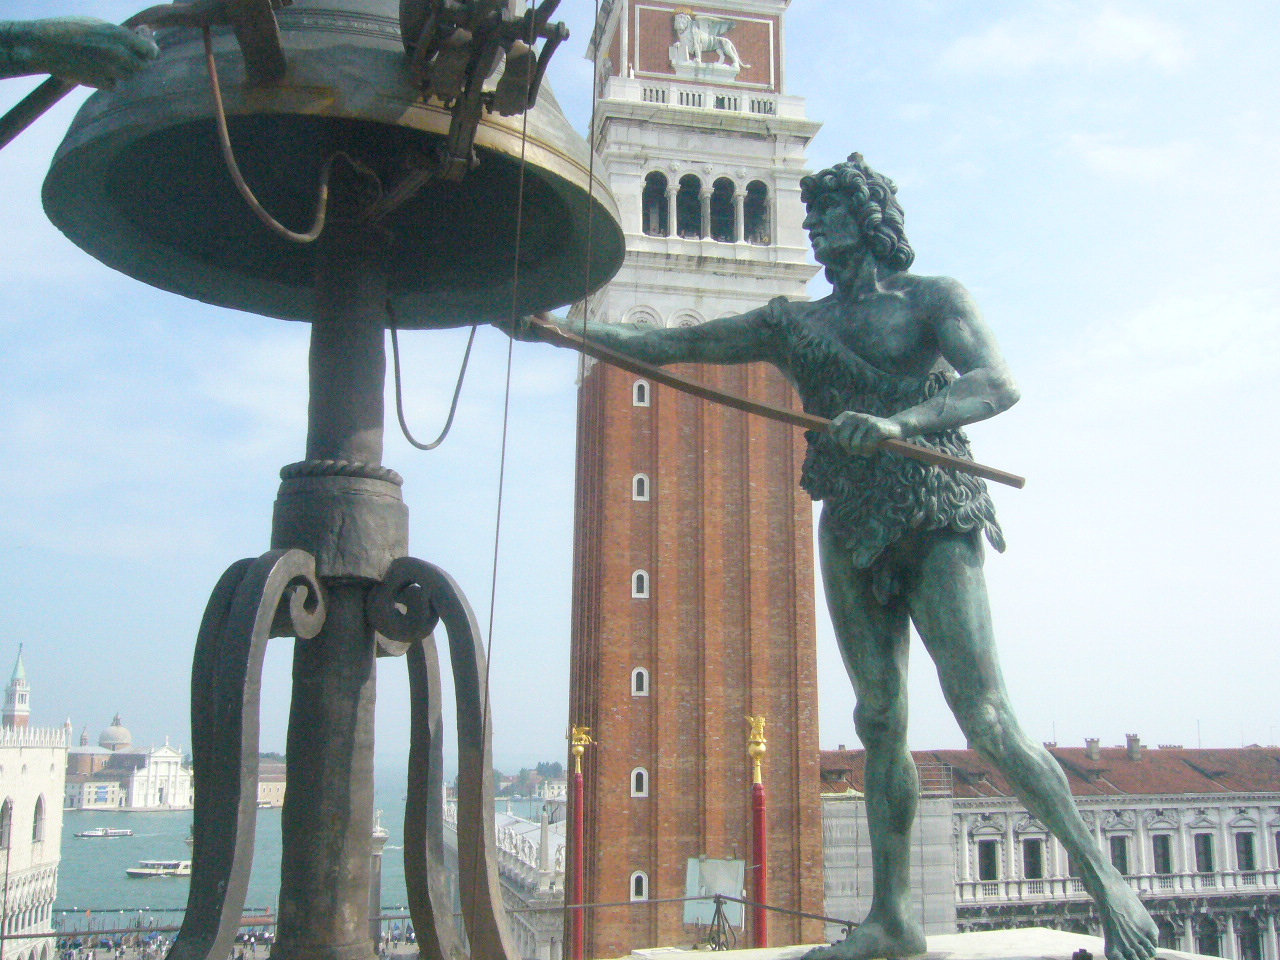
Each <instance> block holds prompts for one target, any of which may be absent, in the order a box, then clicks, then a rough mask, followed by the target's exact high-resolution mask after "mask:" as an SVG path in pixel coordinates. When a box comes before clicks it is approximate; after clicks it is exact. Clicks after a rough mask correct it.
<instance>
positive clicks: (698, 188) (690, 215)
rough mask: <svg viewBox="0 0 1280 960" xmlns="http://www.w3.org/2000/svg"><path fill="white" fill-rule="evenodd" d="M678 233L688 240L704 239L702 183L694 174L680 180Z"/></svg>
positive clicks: (677, 204) (677, 207)
mask: <svg viewBox="0 0 1280 960" xmlns="http://www.w3.org/2000/svg"><path fill="white" fill-rule="evenodd" d="M676 233H678V234H679V235H680V236H682V237H684V238H686V239H688V240H698V239H700V238H701V237H702V181H701V180H699V179H698V178H697V177H695V176H694V175H693V174H692V173H686V174H685V175H684V176H683V177H681V178H680V189H679V190H678V191H676Z"/></svg>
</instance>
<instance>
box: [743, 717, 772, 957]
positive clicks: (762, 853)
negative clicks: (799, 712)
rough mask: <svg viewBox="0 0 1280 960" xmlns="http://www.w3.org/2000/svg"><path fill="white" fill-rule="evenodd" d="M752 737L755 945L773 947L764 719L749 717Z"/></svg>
mask: <svg viewBox="0 0 1280 960" xmlns="http://www.w3.org/2000/svg"><path fill="white" fill-rule="evenodd" d="M747 721H748V722H749V723H750V724H751V736H750V737H748V738H747V754H748V756H750V757H751V781H752V782H751V873H752V876H753V877H754V878H755V883H754V886H753V896H752V899H753V900H755V902H756V904H757V906H755V907H754V908H752V909H753V914H754V923H752V928H753V930H754V932H755V942H754V944H753V946H755V947H757V948H763V947H767V946H769V911H768V910H767V909H766V905H767V904H768V903H769V833H768V827H767V817H766V813H767V809H766V806H765V798H764V776H763V773H762V770H761V766H762V761H763V760H764V752H765V739H764V717H748V718H747Z"/></svg>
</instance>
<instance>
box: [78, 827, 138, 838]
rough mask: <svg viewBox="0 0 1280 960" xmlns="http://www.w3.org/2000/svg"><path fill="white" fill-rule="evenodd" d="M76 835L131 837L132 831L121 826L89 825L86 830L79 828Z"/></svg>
mask: <svg viewBox="0 0 1280 960" xmlns="http://www.w3.org/2000/svg"><path fill="white" fill-rule="evenodd" d="M76 836H77V837H132V836H133V831H132V830H126V829H124V828H123V827H91V828H90V829H88V830H81V831H80V832H79V833H77V834H76Z"/></svg>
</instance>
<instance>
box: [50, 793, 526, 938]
mask: <svg viewBox="0 0 1280 960" xmlns="http://www.w3.org/2000/svg"><path fill="white" fill-rule="evenodd" d="M403 784H404V774H403V773H402V772H399V771H397V772H396V773H395V774H394V775H388V776H381V775H380V776H379V777H378V787H377V793H376V794H375V804H376V806H377V808H378V809H380V810H381V811H382V826H383V827H384V828H386V830H387V832H388V834H390V836H389V837H388V838H387V844H386V847H385V848H384V850H383V856H382V906H383V911H384V912H387V913H391V912H401V911H403V910H404V909H406V907H405V904H406V897H405V886H404V860H403V856H404V854H403V850H404V785H403ZM540 806H541V804H540V803H538V802H537V801H514V802H512V804H511V812H512V813H514V814H516V815H517V816H525V817H531V818H532V819H537V815H538V814H537V811H538V809H539V808H540ZM506 808H507V803H506V801H504V800H499V801H498V809H499V810H505V809H506ZM91 827H125V828H127V829H129V830H132V831H133V836H132V837H94V838H83V837H77V836H76V834H77V833H79V832H80V831H82V830H88V829H89V828H91ZM190 833H191V811H190V810H184V811H175V812H165V813H119V812H111V813H107V812H101V811H96V810H94V811H84V810H68V811H65V812H64V814H63V826H62V864H61V866H60V867H59V869H58V899H57V901H56V902H55V904H54V918H55V922H58V921H59V920H61V921H62V922H63V926H64V929H84V927H85V924H86V922H87V921H88V920H92V922H93V926H94V927H95V928H97V929H103V928H111V927H115V926H121V927H123V926H126V925H129V924H132V923H134V922H136V921H137V920H138V915H139V913H141V914H143V915H144V920H143V922H144V923H146V922H148V921H151V920H154V921H155V922H156V924H157V925H167V924H170V923H172V924H176V923H177V922H178V921H179V920H180V915H181V912H182V910H183V908H185V907H186V904H187V889H188V887H189V883H190V882H189V880H188V879H187V878H186V877H155V878H151V879H146V880H132V879H130V878H128V877H127V876H126V875H125V870H126V869H127V868H129V867H132V866H135V865H137V863H138V861H139V860H188V859H190V858H191V850H190V848H189V847H188V846H187V844H186V838H187V837H188V836H189V835H190ZM279 889H280V811H279V810H278V809H276V810H259V811H258V830H257V842H256V844H255V847H254V856H253V873H252V875H251V877H250V880H249V894H248V897H247V898H246V899H245V909H246V912H255V913H256V912H261V911H265V910H270V911H271V913H272V914H273V915H274V914H275V912H276V897H277V895H278V893H279ZM86 911H89V916H88V917H87V918H86V917H85V912H86ZM76 914H78V915H79V916H73V915H76Z"/></svg>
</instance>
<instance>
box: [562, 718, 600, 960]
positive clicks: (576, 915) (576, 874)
mask: <svg viewBox="0 0 1280 960" xmlns="http://www.w3.org/2000/svg"><path fill="white" fill-rule="evenodd" d="M592 742H593V741H592V740H591V728H590V727H574V728H573V729H572V730H571V732H570V744H571V746H570V750H571V751H572V752H573V803H572V805H571V806H570V810H571V811H572V813H573V877H572V878H571V883H570V885H569V887H568V889H567V890H566V891H565V893H566V894H568V896H567V897H566V899H565V906H566V907H568V908H569V909H570V911H571V916H570V929H571V930H572V937H571V942H570V945H569V949H570V953H569V958H570V960H585V957H586V940H587V938H586V911H585V910H584V909H582V905H583V903H584V902H585V899H586V884H585V882H584V880H585V876H584V869H583V862H584V860H585V857H584V856H583V847H584V846H585V831H584V830H583V826H582V825H583V820H584V816H583V815H584V812H585V808H584V805H583V794H584V792H585V791H584V790H583V785H582V784H583V781H582V755H583V754H584V753H585V752H586V750H587V745H588V744H590V743H592ZM575 907H576V908H577V909H574V908H575Z"/></svg>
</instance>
